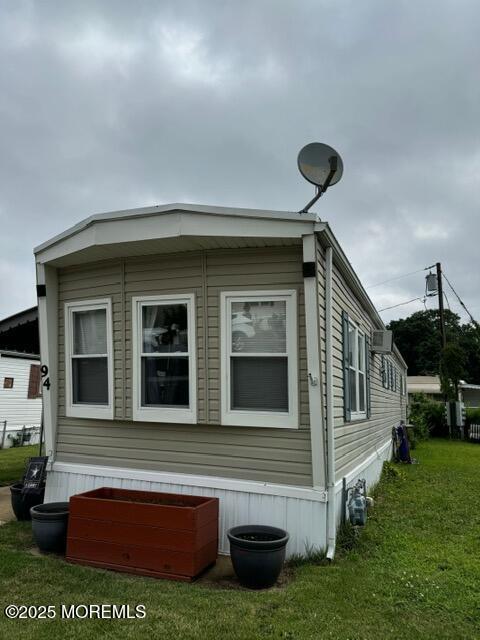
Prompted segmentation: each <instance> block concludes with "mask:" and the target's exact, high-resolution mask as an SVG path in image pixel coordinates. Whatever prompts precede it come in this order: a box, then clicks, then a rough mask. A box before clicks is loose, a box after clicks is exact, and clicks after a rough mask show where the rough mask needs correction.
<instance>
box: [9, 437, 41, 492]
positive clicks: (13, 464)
mask: <svg viewBox="0 0 480 640" xmlns="http://www.w3.org/2000/svg"><path fill="white" fill-rule="evenodd" d="M36 455H38V445H29V446H27V447H10V448H9V449H0V487H3V486H5V485H9V484H13V483H14V482H18V481H19V480H21V479H22V476H23V474H24V472H25V463H26V461H27V458H30V457H31V456H36Z"/></svg>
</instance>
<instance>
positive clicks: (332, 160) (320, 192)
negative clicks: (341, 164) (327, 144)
mask: <svg viewBox="0 0 480 640" xmlns="http://www.w3.org/2000/svg"><path fill="white" fill-rule="evenodd" d="M328 162H329V164H330V172H329V174H328V176H327V179H326V180H325V182H324V184H323V185H322V186H321V187H318V188H317V189H318V190H317V193H316V194H315V196H314V197H313V198H312V199H311V200H310V202H309V203H308V204H306V205H305V206H304V208H303V209H302V210H301V211H299V212H298V213H308V210H309V209H310V207H313V205H314V204H315V202H317V200H318V199H319V198H321V196H322V195H323V194H324V193H325V191H326V190H327V189H328V187H329V186H330V183H331V182H332V180H333V176H334V175H335V173H336V171H337V168H338V158H337V156H331V157H330V158H329V159H328Z"/></svg>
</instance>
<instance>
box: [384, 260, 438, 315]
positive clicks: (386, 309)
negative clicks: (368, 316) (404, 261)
mask: <svg viewBox="0 0 480 640" xmlns="http://www.w3.org/2000/svg"><path fill="white" fill-rule="evenodd" d="M428 268H429V267H427V269H428ZM422 271H423V269H422ZM417 300H425V298H424V297H421V298H412V299H411V300H406V301H405V302H399V303H398V304H394V305H392V306H391V307H385V308H384V309H379V311H378V313H382V311H388V310H389V309H396V308H397V307H402V306H403V305H404V304H410V303H411V302H416V301H417Z"/></svg>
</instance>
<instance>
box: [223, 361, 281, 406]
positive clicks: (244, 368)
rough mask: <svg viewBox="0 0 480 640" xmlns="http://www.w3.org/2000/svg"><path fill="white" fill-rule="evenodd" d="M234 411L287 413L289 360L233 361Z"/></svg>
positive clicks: (232, 387)
mask: <svg viewBox="0 0 480 640" xmlns="http://www.w3.org/2000/svg"><path fill="white" fill-rule="evenodd" d="M231 398H232V409H240V410H241V409H243V410H252V409H256V410H258V411H287V412H288V358H258V357H253V358H242V357H239V358H232V368H231Z"/></svg>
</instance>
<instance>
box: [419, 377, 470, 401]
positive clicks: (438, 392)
mask: <svg viewBox="0 0 480 640" xmlns="http://www.w3.org/2000/svg"><path fill="white" fill-rule="evenodd" d="M407 389H408V398H409V402H410V400H411V397H412V395H413V394H414V393H424V394H425V395H426V396H427V397H428V398H430V399H431V400H438V401H439V402H444V400H445V398H444V394H443V393H442V389H441V384H440V378H439V376H407ZM458 399H459V401H460V402H464V403H465V406H466V407H480V384H469V383H468V382H465V380H460V382H459V385H458Z"/></svg>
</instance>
